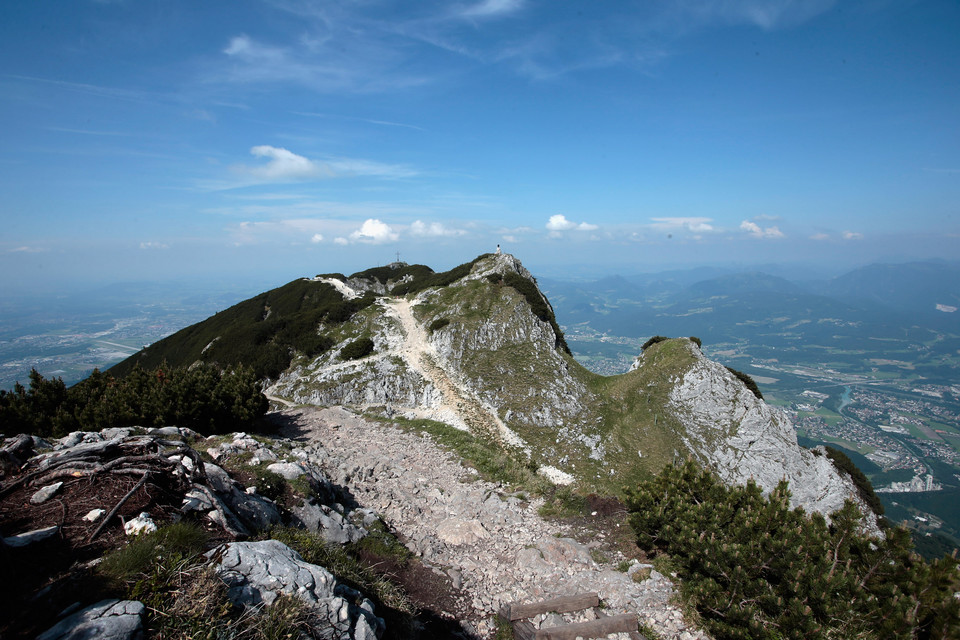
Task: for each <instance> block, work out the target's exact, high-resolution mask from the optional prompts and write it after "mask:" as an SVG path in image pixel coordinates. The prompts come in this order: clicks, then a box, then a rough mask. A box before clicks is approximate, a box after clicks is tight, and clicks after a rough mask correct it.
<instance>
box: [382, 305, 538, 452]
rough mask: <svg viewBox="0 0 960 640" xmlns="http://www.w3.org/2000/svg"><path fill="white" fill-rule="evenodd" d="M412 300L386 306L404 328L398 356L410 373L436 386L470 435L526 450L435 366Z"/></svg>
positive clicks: (493, 415) (491, 413)
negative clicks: (416, 374) (417, 374)
mask: <svg viewBox="0 0 960 640" xmlns="http://www.w3.org/2000/svg"><path fill="white" fill-rule="evenodd" d="M415 304H416V302H415V301H411V300H407V299H404V298H394V299H392V300H390V301H389V302H387V303H385V305H384V306H385V308H386V310H387V313H388V314H390V315H391V316H392V317H393V318H395V319H396V320H397V321H398V322H399V323H400V326H401V328H402V329H403V335H404V339H403V343H402V345H401V346H400V356H401V357H402V358H403V359H404V361H405V362H406V363H407V366H408V367H410V368H411V369H412V370H413V371H416V372H417V373H419V374H420V375H422V376H423V377H424V378H425V379H426V380H428V381H429V382H430V383H431V384H433V386H434V387H436V388H437V389H438V390H439V391H440V393H441V395H442V397H443V401H444V406H443V407H441V410H442V411H444V412H446V413H452V414H453V415H455V416H457V417H458V418H459V421H460V422H462V426H463V427H464V428H466V429H467V430H469V431H470V432H472V433H476V434H478V435H483V436H486V437H487V438H490V439H492V440H494V441H495V442H500V443H502V444H505V445H509V446H511V447H515V448H519V449H525V444H524V442H523V440H521V439H520V438H519V436H517V435H516V434H515V433H513V431H511V430H510V428H509V427H507V426H506V425H505V424H504V423H503V421H502V420H500V418H499V417H498V416H497V414H496V411H494V410H492V409H491V408H489V407H486V406H484V405H483V404H482V403H481V402H480V400H478V399H477V398H476V397H474V394H472V393H471V392H470V391H469V390H468V389H466V388H465V387H464V385H462V384H459V383H457V381H456V380H454V379H453V378H451V377H450V376H449V375H448V374H447V372H446V371H445V370H444V369H443V367H441V366H440V365H439V364H438V363H437V353H436V350H435V349H434V348H433V346H432V345H431V344H430V342H429V341H428V340H427V334H426V332H425V331H424V329H423V327H422V326H421V325H420V323H419V322H417V319H416V318H415V317H414V316H413V306H414V305H415Z"/></svg>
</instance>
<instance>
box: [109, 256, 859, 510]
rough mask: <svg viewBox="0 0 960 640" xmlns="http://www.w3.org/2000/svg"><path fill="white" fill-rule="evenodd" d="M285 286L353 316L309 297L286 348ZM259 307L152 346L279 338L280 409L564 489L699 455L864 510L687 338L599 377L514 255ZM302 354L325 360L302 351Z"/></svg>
mask: <svg viewBox="0 0 960 640" xmlns="http://www.w3.org/2000/svg"><path fill="white" fill-rule="evenodd" d="M287 288H296V290H297V291H317V292H322V298H320V302H319V303H318V304H320V305H321V306H322V308H324V309H329V308H336V309H345V310H346V311H349V313H343V312H341V313H331V312H330V311H329V310H326V311H323V312H321V311H320V310H319V309H320V308H321V307H320V306H318V307H317V308H316V309H313V310H311V304H312V303H311V300H310V299H309V298H308V297H306V296H305V295H304V296H301V297H300V302H299V304H298V305H294V304H292V303H290V304H288V305H287V307H288V308H286V310H284V311H282V312H281V314H280V317H279V319H278V322H279V321H283V320H284V319H285V318H286V324H284V327H288V326H290V325H291V323H292V324H295V325H296V326H297V327H304V324H305V323H308V322H312V323H313V324H312V325H309V326H307V327H305V328H304V330H305V331H306V332H307V335H306V336H301V337H299V338H296V339H294V338H284V336H288V335H289V334H287V333H285V332H283V330H282V329H281V330H274V329H270V330H266V329H264V326H265V323H267V322H269V320H270V318H271V317H272V313H271V310H273V309H274V308H276V307H279V305H276V304H273V305H271V304H270V301H271V300H273V299H274V298H277V292H280V291H283V290H284V289H287ZM317 295H319V293H318V294H317ZM333 297H339V300H337V301H333ZM282 299H284V300H286V299H292V300H293V299H296V295H293V294H290V293H288V295H286V296H282ZM254 301H255V302H254ZM247 302H248V303H251V304H250V305H249V306H250V308H249V309H247V310H246V311H245V312H244V315H243V317H244V318H246V319H247V321H248V323H249V326H247V325H243V326H240V324H238V323H239V322H240V321H239V320H237V321H235V322H233V323H224V322H223V321H222V320H218V316H214V317H213V318H211V319H210V320H208V321H206V323H200V324H199V325H195V326H194V327H190V328H188V329H185V330H183V331H182V332H180V334H177V335H175V336H171V337H170V338H168V339H167V340H165V341H163V342H162V343H157V344H156V345H153V346H151V347H150V357H151V358H156V357H167V358H168V359H170V360H171V364H189V363H190V362H192V361H195V360H205V359H213V358H212V356H210V355H208V354H211V353H213V352H214V347H213V346H206V347H205V346H204V345H202V344H200V343H204V344H205V345H215V346H216V347H217V349H220V350H221V351H219V352H217V353H222V350H223V349H227V348H228V347H230V346H231V345H232V346H234V347H235V348H237V350H238V351H242V350H244V349H245V348H246V346H245V345H242V344H235V340H237V339H240V338H237V337H230V336H241V337H245V336H256V335H260V336H266V337H265V338H264V342H263V343H264V344H270V345H272V347H271V348H272V349H274V351H282V350H283V349H286V352H285V353H286V357H287V358H289V359H290V365H289V367H285V368H284V370H283V371H282V373H280V375H279V376H277V377H275V378H273V379H272V381H271V382H272V384H271V385H270V387H269V388H268V390H267V392H268V394H269V395H270V396H272V397H274V398H276V399H279V400H282V401H285V402H287V403H294V404H307V405H351V406H354V407H357V408H361V409H363V410H367V411H370V412H378V413H384V414H386V415H397V414H399V415H402V416H405V417H408V418H429V419H433V420H438V421H442V422H446V423H449V424H452V425H454V426H456V427H459V428H461V429H467V430H470V431H472V432H474V433H475V434H478V435H481V436H482V437H484V438H486V439H488V440H490V441H493V442H496V443H499V444H500V445H501V446H502V447H503V448H505V449H506V450H508V451H511V452H512V453H514V454H515V455H516V456H518V457H522V458H524V459H526V460H528V461H529V462H530V464H532V465H534V466H536V467H537V468H538V469H539V470H540V471H541V473H543V474H544V475H546V476H547V477H548V478H550V479H551V480H553V481H554V482H557V483H570V482H574V481H576V482H578V483H580V484H581V485H582V486H585V487H588V488H589V487H592V488H598V489H603V490H608V491H613V492H617V491H618V490H619V489H620V488H621V487H622V486H624V485H631V484H633V483H635V481H636V480H638V479H640V478H642V477H645V476H648V475H649V474H651V473H656V472H657V471H659V470H660V469H661V468H662V467H663V466H664V465H665V464H667V463H669V462H673V461H678V460H683V459H686V458H687V457H688V456H693V457H694V458H695V459H697V460H698V461H700V462H701V463H703V464H705V465H707V466H709V467H712V468H713V469H715V470H716V471H717V472H718V473H719V474H720V475H721V476H722V477H723V478H724V479H725V480H726V481H728V482H737V483H742V482H745V481H746V480H747V479H748V478H751V477H752V478H754V479H755V480H756V481H757V482H758V483H759V484H760V485H761V486H762V487H763V488H764V489H765V490H770V489H772V488H773V487H774V486H775V485H776V483H777V482H778V481H779V480H780V479H782V478H786V479H787V480H789V481H790V485H791V490H792V491H793V496H794V497H793V500H794V503H795V504H798V505H802V506H805V507H806V508H808V509H814V510H817V511H821V512H824V513H829V512H831V511H833V510H835V509H837V508H839V507H840V506H842V504H843V501H844V499H846V498H848V497H849V498H855V497H856V489H855V488H854V485H853V483H852V482H851V481H850V480H849V478H847V477H846V476H841V475H840V474H839V473H838V472H837V471H835V470H834V468H833V466H832V465H831V464H830V462H829V461H828V460H827V459H826V457H824V456H817V455H816V454H815V453H814V452H811V451H810V450H807V449H803V448H801V447H799V446H798V445H797V442H796V434H795V432H794V430H793V427H792V425H791V424H790V422H789V421H788V419H787V418H786V417H785V416H783V415H782V414H781V413H780V412H779V411H778V410H776V409H774V408H772V407H769V406H767V405H766V404H764V403H763V401H762V400H759V399H757V398H756V397H755V396H754V395H753V394H752V393H751V392H750V391H749V390H748V389H747V388H746V386H745V385H744V384H743V383H742V382H740V381H739V380H738V379H737V378H736V377H735V376H734V375H733V374H732V373H730V372H729V371H728V370H727V369H726V368H724V367H723V366H721V365H719V364H717V363H714V362H711V361H709V360H707V359H706V358H705V357H704V356H703V355H702V354H701V353H700V350H699V348H698V347H697V346H696V345H695V344H694V343H693V342H692V341H690V340H687V339H686V338H681V339H674V340H668V341H665V342H661V343H658V344H655V345H652V346H650V347H649V348H647V349H646V351H645V352H644V353H643V354H642V356H641V357H640V358H639V359H638V362H637V366H636V367H635V368H634V370H632V371H630V372H628V373H626V374H623V375H619V376H612V377H602V376H598V375H595V374H592V373H590V372H589V371H587V370H586V369H585V368H583V367H582V366H580V365H579V364H578V363H577V362H576V361H575V360H574V359H573V358H572V357H571V356H570V355H569V353H568V351H567V350H566V344H565V342H564V339H563V335H562V333H561V332H560V330H559V328H558V327H557V324H556V320H555V319H554V316H553V309H552V308H551V306H550V303H549V302H548V301H547V299H546V298H545V297H544V296H543V294H542V293H541V292H540V290H539V289H538V288H537V286H536V284H535V280H534V278H533V277H532V275H531V274H530V273H529V272H528V271H527V270H526V269H525V268H524V267H523V265H521V264H520V262H519V261H518V260H517V259H516V258H514V257H513V256H511V255H506V254H503V255H501V254H496V255H493V254H487V255H483V256H480V257H479V258H477V259H476V260H474V261H472V262H470V263H467V264H464V265H461V266H460V267H457V268H456V269H453V270H451V271H449V272H445V273H433V272H432V271H430V270H429V269H426V268H425V267H408V266H407V265H403V264H400V263H398V264H394V265H390V266H389V267H383V268H379V269H376V270H370V271H368V272H362V273H360V274H354V275H353V276H351V277H349V278H347V277H344V276H340V275H339V274H334V275H331V276H327V277H319V276H318V278H315V279H312V280H303V281H298V282H296V283H291V284H289V285H287V286H286V287H284V288H281V289H278V290H275V291H274V292H268V293H266V294H261V296H258V297H257V298H255V299H253V301H247ZM246 304H247V303H241V305H237V307H241V306H242V305H246ZM338 305H343V306H338ZM293 307H296V309H295V310H293ZM235 309H236V308H235ZM228 311H229V310H228ZM295 312H296V313H299V314H301V315H294V314H295ZM223 313H224V314H225V313H227V312H223ZM303 314H306V315H303ZM218 315H221V314H218ZM344 315H346V316H347V317H346V318H344ZM302 318H307V319H308V320H303V319H302ZM221 327H223V328H222V331H223V333H222V334H218V333H217V331H221ZM228 330H229V331H233V332H234V333H232V334H228V333H227V331H228ZM181 334H183V335H182V336H181V337H180V338H178V336H180V335H181ZM201 335H202V336H203V339H200V338H199V337H198V336H201ZM281 338H283V340H281ZM187 339H189V340H190V342H191V344H192V347H190V348H189V349H188V348H187V347H186V346H184V342H185V340H187ZM301 340H302V341H303V343H306V344H311V345H319V347H318V348H316V349H315V350H313V351H310V350H302V349H300V348H299V347H298V344H300V342H299V341H301ZM205 341H206V342H205ZM220 345H222V346H220ZM198 347H199V350H198ZM167 354H169V355H167ZM173 354H178V355H181V354H185V355H186V358H187V362H185V363H184V362H183V361H179V362H178V361H175V360H174V358H172V357H171V355H173ZM218 357H219V358H223V356H218ZM127 366H129V365H127Z"/></svg>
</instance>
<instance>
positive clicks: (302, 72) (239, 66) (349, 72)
mask: <svg viewBox="0 0 960 640" xmlns="http://www.w3.org/2000/svg"><path fill="white" fill-rule="evenodd" d="M346 20H347V24H339V25H337V26H338V29H337V35H336V37H333V36H330V37H324V38H304V39H301V40H300V41H299V42H294V43H285V44H284V45H275V44H269V43H265V42H261V41H258V40H254V39H253V38H251V37H250V36H248V35H246V34H240V35H237V36H234V37H233V38H231V39H230V41H229V43H228V44H227V46H226V47H225V48H224V49H223V54H224V56H225V57H224V58H223V59H221V60H219V61H217V62H215V63H214V64H213V65H212V66H211V67H209V68H207V69H206V70H205V73H204V77H203V79H204V80H205V81H206V82H209V83H231V84H245V85H251V86H260V87H268V86H275V85H278V84H285V83H292V84H296V85H300V86H305V87H309V88H310V89H313V90H316V91H323V92H330V93H334V92H342V91H348V92H354V93H372V92H380V91H386V90H395V89H403V88H408V87H413V86H419V85H422V84H424V83H426V82H427V81H428V79H427V78H426V77H424V76H417V75H414V74H412V73H410V72H409V71H408V70H406V69H405V68H404V67H403V66H398V65H401V64H402V61H403V59H404V58H405V56H403V57H402V56H400V53H399V52H398V51H396V50H395V49H394V48H393V47H392V46H390V44H389V43H388V42H386V41H384V40H383V39H382V36H381V35H380V34H379V33H378V32H377V30H375V31H374V32H372V33H369V32H366V31H361V32H356V31H354V30H353V27H355V26H359V25H357V24H351V23H353V22H354V21H356V20H359V18H354V17H350V18H346Z"/></svg>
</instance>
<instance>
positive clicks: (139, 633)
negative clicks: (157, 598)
mask: <svg viewBox="0 0 960 640" xmlns="http://www.w3.org/2000/svg"><path fill="white" fill-rule="evenodd" d="M145 610H146V608H145V607H144V606H143V603H142V602H138V601H136V600H101V601H100V602H98V603H97V604H95V605H93V606H90V607H87V608H86V609H84V610H83V611H78V612H77V613H75V614H73V615H72V616H69V617H67V618H64V619H63V620H61V621H60V622H58V623H57V624H56V625H55V626H53V627H51V628H50V629H47V630H46V631H44V632H43V633H41V634H40V635H39V636H37V640H88V639H89V638H97V639H98V640H138V639H139V638H142V637H143V620H142V617H143V613H144V611H145Z"/></svg>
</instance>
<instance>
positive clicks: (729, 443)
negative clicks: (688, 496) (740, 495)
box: [669, 343, 880, 535]
mask: <svg viewBox="0 0 960 640" xmlns="http://www.w3.org/2000/svg"><path fill="white" fill-rule="evenodd" d="M688 348H689V349H690V351H691V353H692V354H693V355H694V357H695V359H696V360H695V362H694V364H693V366H691V367H690V368H689V369H687V371H686V372H685V373H684V374H683V375H682V377H681V379H680V380H678V381H676V384H675V385H674V387H673V391H672V392H671V394H670V402H669V408H670V410H671V411H672V412H673V413H674V415H675V416H676V417H677V419H678V420H679V421H680V423H681V424H682V425H683V427H684V429H683V430H682V431H681V433H680V436H681V439H682V440H683V441H684V444H685V445H686V446H687V449H688V450H689V452H690V454H691V455H693V456H694V458H695V459H696V460H697V461H698V462H699V463H700V464H702V465H705V466H707V467H709V468H711V469H713V470H714V471H715V472H716V473H717V474H718V475H719V476H720V477H721V478H722V479H723V481H724V482H727V483H729V484H746V483H747V481H748V480H750V479H753V480H754V481H755V482H756V483H757V485H758V486H760V487H761V488H762V489H763V490H764V492H770V491H771V490H773V489H774V488H775V487H776V486H777V484H778V483H779V482H780V481H781V480H784V479H785V480H787V481H788V482H789V483H790V492H791V503H792V504H793V505H794V506H800V507H803V508H804V509H805V510H807V511H817V512H819V513H822V514H824V515H827V514H829V513H831V512H833V511H836V510H838V509H840V508H841V507H843V504H844V501H845V500H848V499H850V500H853V501H854V502H856V503H857V504H858V505H859V506H860V509H861V511H863V512H864V513H868V514H869V513H871V512H870V509H869V508H868V507H867V506H866V504H865V503H863V501H862V500H861V499H860V497H859V495H858V493H857V488H856V486H855V485H854V484H853V481H852V480H851V479H850V478H849V477H847V476H846V475H844V474H841V473H839V472H838V471H837V470H836V468H834V466H833V463H832V462H831V461H830V459H829V458H827V456H825V455H817V454H816V453H814V452H813V451H811V450H809V449H806V448H804V447H801V446H800V445H799V444H797V432H796V430H795V428H794V426H793V424H792V423H791V422H790V419H789V418H788V417H787V415H786V414H785V413H784V412H783V411H781V410H780V409H777V408H776V407H772V406H770V405H768V404H766V403H765V402H764V401H763V400H760V399H759V398H757V397H756V396H755V395H754V394H753V393H752V392H751V391H750V390H749V389H747V387H746V385H744V384H743V383H742V382H741V381H740V380H738V379H737V378H736V376H734V375H733V374H732V373H730V372H729V371H728V370H727V369H726V367H724V366H723V365H721V364H719V363H717V362H713V361H712V360H709V359H707V358H706V357H704V356H703V355H702V354H701V353H700V350H699V349H698V348H696V347H694V346H693V343H689V347H688ZM868 521H869V522H868V523H867V527H868V529H869V530H870V531H871V532H872V533H875V534H877V535H879V533H880V530H879V528H878V527H877V524H876V518H875V517H870V518H868Z"/></svg>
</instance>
